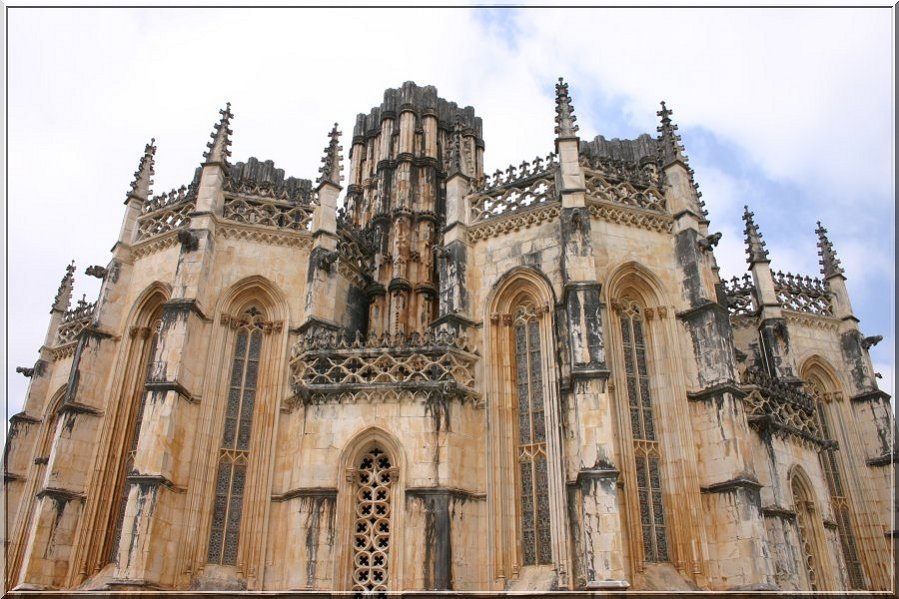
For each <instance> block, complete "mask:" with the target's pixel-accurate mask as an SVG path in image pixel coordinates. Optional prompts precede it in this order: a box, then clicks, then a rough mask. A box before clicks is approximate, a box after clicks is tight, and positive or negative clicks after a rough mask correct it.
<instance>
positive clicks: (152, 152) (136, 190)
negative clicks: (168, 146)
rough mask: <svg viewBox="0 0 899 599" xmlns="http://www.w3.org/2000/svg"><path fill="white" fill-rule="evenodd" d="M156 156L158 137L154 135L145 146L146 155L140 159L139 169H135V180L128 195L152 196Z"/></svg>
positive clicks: (142, 197) (137, 196)
mask: <svg viewBox="0 0 899 599" xmlns="http://www.w3.org/2000/svg"><path fill="white" fill-rule="evenodd" d="M155 156H156V138H155V137H154V138H152V139H150V143H148V144H147V145H146V146H145V147H144V155H143V157H142V158H141V159H140V164H138V165H137V170H136V171H134V181H132V182H131V191H130V192H128V197H132V196H134V197H136V198H139V199H141V200H146V199H147V198H149V197H150V187H151V186H152V185H153V179H152V177H153V175H154V174H155V171H154V170H153V164H154V157H155Z"/></svg>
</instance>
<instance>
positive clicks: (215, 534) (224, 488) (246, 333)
mask: <svg viewBox="0 0 899 599" xmlns="http://www.w3.org/2000/svg"><path fill="white" fill-rule="evenodd" d="M261 316H262V313H261V312H260V311H259V309H258V308H256V307H255V306H253V307H250V308H249V309H247V310H246V311H245V312H244V314H243V318H241V319H240V320H233V321H231V323H232V326H236V327H237V334H236V336H235V344H234V358H233V360H232V363H231V377H230V380H229V387H228V402H227V406H226V412H225V427H224V431H223V433H222V443H221V446H220V449H219V458H218V468H217V471H216V477H215V502H214V505H213V510H212V527H211V529H210V532H209V553H208V556H207V561H208V562H209V563H213V564H220V565H230V566H233V565H235V564H236V561H237V547H238V542H239V539H240V518H241V514H242V512H243V497H244V486H245V482H246V474H247V464H248V462H249V457H250V431H251V430H252V425H253V408H254V406H255V403H256V385H257V378H258V375H259V357H260V354H261V349H262V334H263V330H262V329H263V326H264V324H265V323H263V322H262V318H261Z"/></svg>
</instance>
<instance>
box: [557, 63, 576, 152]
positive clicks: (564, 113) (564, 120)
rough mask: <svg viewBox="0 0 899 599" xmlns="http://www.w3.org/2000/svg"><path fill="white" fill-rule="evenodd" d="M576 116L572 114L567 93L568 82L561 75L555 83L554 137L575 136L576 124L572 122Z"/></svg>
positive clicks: (572, 108) (572, 110)
mask: <svg viewBox="0 0 899 599" xmlns="http://www.w3.org/2000/svg"><path fill="white" fill-rule="evenodd" d="M576 120H577V116H575V114H574V106H573V105H572V104H571V97H570V96H569V95H568V84H567V83H565V80H564V79H563V78H562V77H559V82H558V83H556V129H555V131H556V138H557V139H563V138H566V137H575V136H576V135H577V132H578V126H577V125H575V124H574V122H575V121H576Z"/></svg>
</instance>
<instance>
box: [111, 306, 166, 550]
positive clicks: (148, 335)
mask: <svg viewBox="0 0 899 599" xmlns="http://www.w3.org/2000/svg"><path fill="white" fill-rule="evenodd" d="M161 312H162V308H161V307H160V308H158V309H157V310H156V311H155V313H154V314H153V316H152V317H151V318H150V326H149V327H144V328H141V327H139V328H136V329H135V330H134V333H135V336H141V337H143V340H142V343H141V344H140V345H139V346H138V347H137V353H138V358H137V360H138V364H139V366H138V370H139V372H137V373H136V374H137V376H136V377H134V384H133V391H132V395H131V397H130V398H129V399H130V403H131V405H132V406H134V411H133V413H132V414H131V416H130V420H131V422H130V426H128V427H127V429H126V433H125V435H126V439H125V447H127V448H128V452H127V453H126V454H125V459H124V460H122V462H121V466H120V472H119V478H118V496H117V499H118V503H117V504H115V506H116V507H115V509H116V512H115V515H114V518H115V519H114V520H113V522H115V526H114V527H113V529H112V542H111V543H110V545H109V556H108V560H109V561H110V562H114V561H116V559H117V557H118V553H119V543H120V541H121V537H122V526H123V525H124V523H125V506H126V505H127V503H128V490H129V489H128V480H127V478H128V473H129V472H131V471H132V470H133V469H134V455H135V453H136V452H137V442H138V439H139V438H140V428H141V424H142V423H143V418H144V405H145V403H146V399H147V394H146V392H145V391H144V383H146V381H147V378H148V377H149V376H150V368H151V365H152V363H153V355H154V354H155V353H156V344H157V342H158V341H159V330H160V328H161V327H162V319H161Z"/></svg>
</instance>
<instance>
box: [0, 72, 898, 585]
mask: <svg viewBox="0 0 899 599" xmlns="http://www.w3.org/2000/svg"><path fill="white" fill-rule="evenodd" d="M556 104H557V108H556V112H557V115H556V139H555V148H554V151H553V152H552V153H551V154H550V155H549V156H547V157H545V158H539V157H538V158H536V159H535V160H533V161H530V162H529V161H524V162H522V163H521V164H520V165H517V166H510V167H509V168H508V169H506V170H505V171H497V172H496V173H494V174H493V175H488V174H485V173H484V172H483V156H484V141H483V139H482V134H481V121H480V119H479V118H478V117H476V116H475V113H474V110H473V109H472V108H471V107H466V108H461V107H459V106H457V105H456V104H455V103H453V102H448V101H446V100H444V99H442V98H440V97H438V96H437V91H436V89H434V88H433V87H419V86H417V85H415V84H414V83H406V84H404V85H403V86H402V87H401V88H398V89H392V90H388V91H387V92H386V93H385V96H384V101H383V103H382V104H381V105H380V106H378V107H376V108H374V109H372V110H371V111H370V112H369V113H368V114H360V115H359V116H358V118H357V121H356V126H355V127H354V130H353V135H352V139H351V148H350V150H349V168H348V177H347V178H348V182H347V186H346V189H345V196H344V197H343V200H342V202H338V198H339V196H340V194H341V192H343V191H344V190H343V187H342V184H343V177H342V174H341V173H342V164H341V161H342V158H341V156H342V151H343V148H342V147H341V146H340V140H339V138H340V135H341V134H340V132H339V131H337V128H336V126H335V128H334V129H332V131H331V133H330V135H329V143H328V146H327V147H326V148H325V152H324V158H323V159H322V166H321V168H320V169H319V171H320V176H319V177H318V179H317V181H316V182H315V183H313V182H312V181H310V180H305V179H297V178H293V177H287V178H285V176H284V173H283V171H281V170H280V169H277V168H275V167H274V165H273V164H272V163H271V162H259V161H258V160H256V159H253V158H251V159H250V160H249V161H247V162H246V163H237V164H231V163H230V162H229V154H230V152H229V144H230V136H231V130H230V124H231V120H232V114H231V110H230V106H229V107H228V108H226V109H225V110H223V111H221V119H220V120H219V122H218V123H217V124H216V126H215V129H214V131H213V134H212V141H211V142H210V143H209V144H208V151H207V152H206V154H205V155H204V161H203V163H202V165H201V166H200V168H199V169H198V170H197V172H196V176H195V177H194V179H193V181H192V182H191V183H190V184H189V185H187V186H184V187H182V188H180V189H177V190H173V191H172V192H170V193H164V194H161V195H156V196H153V195H152V194H151V191H150V190H151V184H152V181H151V177H152V175H153V162H154V154H155V151H156V148H155V146H154V145H153V142H151V144H150V145H148V146H147V147H146V151H145V154H144V156H143V158H142V159H141V161H140V164H139V168H138V171H137V172H136V173H135V178H134V183H133V184H132V188H131V190H130V192H129V193H128V196H127V201H126V203H125V206H126V208H125V217H124V221H123V225H122V229H121V233H120V235H119V239H118V241H117V242H116V244H115V246H114V248H113V256H112V260H111V261H110V262H109V264H108V265H107V266H106V267H99V266H92V267H90V268H89V269H87V271H86V272H87V273H88V274H90V275H94V276H98V277H101V278H102V279H103V283H102V288H101V291H100V295H99V297H98V298H97V300H96V302H94V303H87V302H86V301H85V300H82V301H81V302H78V304H77V305H76V307H74V308H71V307H70V301H71V294H72V284H73V277H74V272H75V268H74V265H72V266H70V267H69V268H68V269H67V271H66V274H65V277H64V278H63V281H62V284H61V286H60V289H59V293H58V295H57V297H56V298H55V301H54V303H53V306H52V311H51V320H50V326H49V329H48V332H47V337H46V340H45V342H44V344H43V346H42V347H41V349H40V358H39V360H38V361H37V363H36V364H35V365H34V367H33V369H32V368H28V369H23V371H24V374H25V375H26V376H30V377H31V383H30V387H29V390H28V395H27V398H26V402H25V409H24V411H23V412H21V413H19V414H16V415H15V416H13V417H12V419H11V428H10V432H9V436H8V441H7V446H6V453H5V460H6V462H5V463H6V476H5V481H4V486H5V493H6V497H7V502H8V503H7V509H8V514H9V519H8V522H9V529H8V531H7V540H6V542H7V548H8V562H7V564H6V580H7V582H6V585H7V587H6V588H7V589H13V588H15V589H107V590H115V589H121V590H128V589H177V590H223V591H224V590H248V591H259V590H323V591H330V590H347V591H351V590H356V591H360V590H361V591H367V590H410V591H411V590H419V591H422V590H425V591H426V590H449V589H452V590H470V591H471V590H475V591H507V590H533V591H543V590H554V589H584V590H616V589H628V588H629V589H632V590H639V589H671V590H676V589H706V590H715V591H727V590H732V591H733V590H743V591H747V590H760V589H769V590H776V589H782V590H843V589H866V590H888V589H890V588H891V587H892V584H893V582H892V578H891V577H892V570H891V564H890V559H889V557H888V556H889V555H890V551H891V549H892V539H893V538H894V536H895V531H893V530H891V529H890V526H891V525H890V521H891V511H892V509H893V500H892V496H891V492H892V489H891V480H893V479H892V473H893V472H894V471H895V464H896V453H895V448H894V435H895V428H894V422H893V419H892V409H891V406H890V398H889V396H888V395H886V394H885V393H883V392H882V391H879V390H878V388H877V384H876V381H875V377H874V372H873V370H872V366H871V362H870V359H869V357H868V352H867V350H868V348H869V347H870V345H871V344H872V343H875V342H876V341H877V339H876V338H870V337H867V338H866V337H864V336H863V335H862V334H861V333H860V332H859V328H858V321H857V319H856V318H855V317H854V316H853V314H852V308H851V305H850V303H849V298H848V295H847V292H846V286H845V283H844V281H845V279H844V276H843V271H842V268H841V267H840V264H839V261H838V259H837V257H836V253H835V251H834V249H833V247H832V246H831V244H830V242H829V241H828V239H827V234H826V231H825V230H824V228H823V227H821V226H820V224H819V227H818V235H819V244H818V245H819V253H820V255H821V263H822V267H823V271H822V272H823V277H822V278H812V277H805V276H796V275H792V274H783V273H774V272H772V271H771V269H770V268H769V261H768V255H767V251H766V250H765V247H764V242H763V241H762V238H761V234H760V233H759V230H758V228H757V226H756V225H755V223H754V220H753V215H752V213H751V212H749V211H748V209H747V210H746V212H745V214H744V218H745V221H746V242H747V250H748V254H749V265H750V273H749V274H747V275H745V276H743V277H742V278H734V279H732V280H729V281H728V280H722V279H721V278H720V277H719V273H718V268H717V266H716V262H715V257H714V250H713V248H714V246H715V244H716V243H717V241H718V239H719V238H720V235H716V234H712V233H710V232H709V228H708V226H709V223H708V220H707V218H706V212H705V211H704V209H703V203H702V202H701V201H700V199H699V196H700V194H699V192H698V191H697V189H696V185H695V184H694V182H693V173H692V170H691V169H690V168H689V167H688V163H687V159H686V157H685V156H684V151H683V147H682V146H681V144H680V141H679V137H678V136H677V135H676V133H675V130H676V128H677V127H676V125H674V124H673V123H672V121H671V118H670V117H671V114H672V112H671V111H670V110H668V109H667V108H666V107H665V105H664V103H663V105H662V110H661V111H660V112H659V113H658V114H659V116H660V117H661V124H660V126H659V128H658V133H659V135H658V136H657V137H651V136H649V135H643V136H640V137H639V138H637V139H635V140H618V139H614V140H606V139H605V138H603V137H602V136H598V137H596V138H595V139H594V140H592V141H589V142H588V141H582V140H581V139H580V138H579V137H578V128H577V125H575V115H574V108H573V106H572V102H571V98H570V96H569V91H568V86H567V84H565V83H564V82H562V81H561V80H560V81H559V83H558V84H557V85H556ZM338 204H342V205H341V207H340V208H338Z"/></svg>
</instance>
